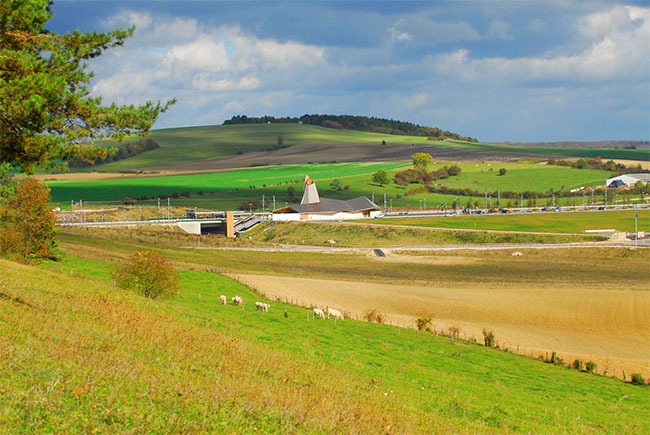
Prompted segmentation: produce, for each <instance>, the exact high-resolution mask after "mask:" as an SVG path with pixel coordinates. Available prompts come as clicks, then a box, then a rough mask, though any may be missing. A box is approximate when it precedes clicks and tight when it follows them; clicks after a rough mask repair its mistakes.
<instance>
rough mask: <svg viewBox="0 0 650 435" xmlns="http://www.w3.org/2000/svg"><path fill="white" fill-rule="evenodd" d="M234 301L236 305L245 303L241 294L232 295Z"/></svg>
mask: <svg viewBox="0 0 650 435" xmlns="http://www.w3.org/2000/svg"><path fill="white" fill-rule="evenodd" d="M232 303H233V304H235V305H239V304H242V303H244V300H243V299H242V298H241V296H233V297H232Z"/></svg>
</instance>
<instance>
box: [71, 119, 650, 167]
mask: <svg viewBox="0 0 650 435" xmlns="http://www.w3.org/2000/svg"><path fill="white" fill-rule="evenodd" d="M278 136H282V138H283V142H284V145H288V146H291V145H297V144H303V143H356V144H377V145H380V144H381V143H382V141H386V145H388V146H390V145H398V144H415V145H427V146H441V147H452V148H460V149H477V150H482V151H492V152H504V153H521V154H538V155H543V156H555V157H591V158H595V157H597V156H600V157H602V158H604V159H628V160H648V158H649V156H648V150H627V149H611V148H602V149H589V148H588V149H584V148H545V147H532V146H517V145H503V144H487V143H475V142H462V141H455V140H445V141H440V142H438V141H435V142H433V141H428V140H427V138H426V137H421V136H399V135H389V134H379V133H368V132H362V131H353V130H335V129H328V128H323V127H319V126H315V125H298V124H245V125H211V126H200V127H184V128H170V129H161V130H153V131H152V132H151V133H150V135H149V137H151V138H152V139H154V140H155V141H156V142H158V144H160V148H159V149H156V150H153V151H148V152H146V153H143V154H140V155H138V156H135V157H132V158H129V159H126V160H121V161H118V162H112V163H108V164H104V165H100V166H98V167H96V168H91V169H89V168H86V169H84V170H83V171H88V170H94V169H97V170H101V171H123V170H136V169H142V168H149V167H165V166H168V165H171V164H177V163H183V162H192V161H200V160H205V159H208V158H213V157H220V156H227V155H233V154H236V153H238V152H243V153H246V152H254V151H262V150H267V149H270V148H271V147H272V146H274V145H276V144H277V138H278ZM138 139H139V137H132V138H127V141H135V140H138ZM98 145H100V146H115V145H118V144H116V143H114V142H109V141H103V142H99V143H98Z"/></svg>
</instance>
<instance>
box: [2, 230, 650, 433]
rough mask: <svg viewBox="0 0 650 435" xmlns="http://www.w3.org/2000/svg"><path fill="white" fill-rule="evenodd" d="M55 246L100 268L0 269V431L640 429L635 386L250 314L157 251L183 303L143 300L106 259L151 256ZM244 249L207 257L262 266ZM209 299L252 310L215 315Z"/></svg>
mask: <svg viewBox="0 0 650 435" xmlns="http://www.w3.org/2000/svg"><path fill="white" fill-rule="evenodd" d="M65 240H67V242H66V243H67V246H68V249H69V251H70V252H71V253H72V252H76V253H81V252H83V253H84V255H89V256H91V257H92V256H94V257H95V258H101V259H102V260H101V261H100V260H97V259H89V258H78V257H73V256H71V257H68V258H67V259H65V260H64V261H63V262H59V263H51V264H46V265H44V266H43V267H41V268H34V267H27V266H22V265H18V264H15V263H10V262H7V261H4V260H0V270H1V271H2V272H1V273H0V280H1V282H2V290H1V292H0V351H1V352H2V358H0V368H1V370H0V380H1V381H0V385H2V397H3V399H4V400H3V401H1V402H0V421H2V427H3V429H4V430H6V431H7V432H9V433H24V432H66V433H81V432H83V433H88V432H94V431H99V432H111V433H122V432H127V431H136V432H175V433H178V432H237V433H240V432H243V433H253V432H256V431H259V432H277V433H287V432H291V431H297V432H300V433H313V432H328V433H329V432H331V433H341V432H363V433H425V432H426V433H430V432H431V431H432V430H433V429H435V431H437V432H441V433H494V432H499V433H504V432H527V433H603V432H605V433H647V432H648V430H650V422H649V421H648V419H647V415H648V412H649V411H650V409H649V407H650V403H649V400H648V398H649V396H648V391H647V389H646V388H643V387H638V386H632V385H629V384H625V383H623V382H621V381H618V380H615V379H610V378H605V377H601V376H594V375H590V374H587V373H580V372H578V371H576V370H568V369H567V368H563V367H556V366H553V365H551V364H544V363H542V362H540V361H536V360H532V359H528V358H525V357H519V356H515V355H512V354H510V353H507V352H502V351H497V350H494V349H487V348H484V347H482V346H478V345H476V344H472V343H469V342H464V341H462V340H460V341H457V342H456V343H455V344H452V343H450V342H449V339H448V338H446V337H439V338H437V337H436V336H435V335H434V334H425V333H420V334H418V333H417V332H416V331H413V330H404V329H402V330H398V329H397V328H394V327H391V326H388V325H378V324H371V323H365V322H359V321H354V320H350V319H348V320H345V321H341V322H338V323H334V322H333V321H331V320H329V321H317V320H314V319H309V311H308V310H307V309H305V308H301V307H297V306H294V305H290V304H284V303H281V302H278V301H270V303H271V310H270V312H269V313H262V312H259V311H255V310H251V309H250V308H249V307H250V306H251V305H252V303H253V302H254V301H262V300H264V299H263V298H262V297H261V296H259V295H257V294H255V293H254V292H253V291H252V290H251V289H249V288H247V287H245V286H243V285H241V284H239V283H237V282H235V281H232V280H230V279H229V278H227V277H224V276H222V275H220V274H218V273H214V272H213V271H206V268H205V265H206V264H212V262H213V261H214V260H213V254H212V253H209V252H206V253H201V252H187V251H183V250H178V249H176V250H168V251H167V253H168V255H170V256H171V255H174V256H176V257H178V258H181V257H182V263H180V264H179V268H180V269H181V270H180V277H181V290H180V292H179V295H178V297H174V298H171V299H166V300H156V301H150V300H146V299H144V298H141V297H139V296H137V295H135V294H132V293H129V292H125V291H123V290H120V289H117V288H115V287H114V286H113V285H112V279H111V276H110V271H111V270H112V269H113V267H114V266H113V261H116V260H118V259H119V258H121V257H123V255H124V253H126V252H132V251H133V250H134V249H138V248H140V249H141V248H146V246H143V245H142V244H141V243H132V242H129V243H122V242H116V241H109V240H100V239H94V240H92V239H80V238H71V237H66V238H65ZM75 240H76V242H77V243H81V245H75V244H74V243H73V244H70V243H71V242H73V241H75ZM84 246H85V248H83V249H80V248H82V247H84ZM172 251H173V252H172ZM252 254H253V253H243V252H242V253H236V252H230V253H227V256H224V255H222V254H221V253H219V254H218V255H219V256H220V258H221V257H223V259H225V260H226V261H231V262H232V261H235V259H234V258H233V257H236V256H238V255H242V256H243V257H244V258H248V259H249V260H250V259H252V258H256V259H255V260H254V261H256V262H260V259H259V258H257V257H259V256H258V255H257V254H255V255H252ZM265 257H269V259H270V258H271V256H269V255H265ZM272 257H273V259H275V260H277V261H286V260H289V257H291V258H293V259H297V258H298V257H301V258H302V257H304V254H302V253H297V254H295V255H286V254H281V255H279V256H278V255H274V256H272ZM327 258H329V257H327ZM228 259H230V260H228ZM109 260H110V261H109ZM325 260H326V261H327V259H325ZM338 260H342V259H337V261H338ZM345 261H348V260H345ZM204 262H207V263H204ZM260 264H261V263H260ZM220 294H225V295H227V296H229V297H230V296H233V295H235V294H237V295H240V296H242V297H243V298H244V300H245V301H246V303H247V306H246V307H245V309H242V308H241V307H236V306H233V305H230V304H229V305H226V306H223V305H221V304H219V295H220ZM285 313H286V314H285Z"/></svg>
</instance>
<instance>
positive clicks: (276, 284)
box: [236, 274, 650, 379]
mask: <svg viewBox="0 0 650 435" xmlns="http://www.w3.org/2000/svg"><path fill="white" fill-rule="evenodd" d="M236 277H237V279H239V280H240V281H241V282H244V283H246V284H249V285H251V286H252V287H253V288H255V289H257V290H258V291H260V292H261V293H263V294H266V295H267V297H269V298H271V299H275V298H281V299H283V300H284V298H288V299H289V300H291V299H293V300H294V301H295V302H297V303H302V304H304V305H311V304H313V305H317V306H322V307H325V306H332V307H336V308H339V309H341V310H343V311H347V312H349V313H350V314H351V316H352V317H358V318H362V316H363V313H364V312H365V311H366V310H369V309H377V310H379V311H381V312H383V313H385V314H386V315H387V318H388V320H389V321H390V322H391V323H392V324H394V325H402V326H405V327H413V325H414V318H415V317H416V316H418V315H421V314H432V315H433V317H434V319H435V320H434V325H435V327H436V329H437V330H438V331H440V330H447V328H449V327H452V326H456V327H459V328H460V330H461V333H460V334H461V337H464V336H466V337H467V338H468V339H469V338H471V337H474V338H480V337H482V334H481V331H482V329H483V328H484V327H487V328H490V329H493V330H494V333H495V335H496V338H497V341H498V343H500V344H501V346H502V347H504V346H507V347H509V348H511V349H513V351H515V352H516V351H517V348H518V349H519V351H518V353H520V354H525V355H530V354H531V352H532V354H533V355H534V356H539V355H543V356H546V354H547V352H548V355H550V353H551V352H553V351H555V352H557V353H558V356H560V357H562V358H563V359H564V360H565V361H566V362H572V361H573V359H575V358H579V359H582V360H584V361H589V360H591V361H594V362H596V363H597V364H598V368H597V371H598V373H601V374H602V373H603V372H604V371H605V370H607V371H608V374H609V375H612V374H615V375H616V376H618V377H622V373H623V371H625V373H626V375H627V377H628V379H629V376H630V374H631V373H642V374H643V376H644V377H646V376H650V346H649V345H648V344H649V343H650V293H649V292H646V291H640V290H626V289H610V288H584V287H581V288H566V287H559V286H548V287H532V286H531V287H507V288H485V287H481V286H478V285H477V286H476V287H469V288H468V287H465V288H463V287H461V288H450V287H428V286H427V287H424V286H418V285H399V284H377V283H363V282H349V281H336V280H323V279H309V278H287V277H276V276H265V275H247V274H246V275H244V274H242V275H237V276H236Z"/></svg>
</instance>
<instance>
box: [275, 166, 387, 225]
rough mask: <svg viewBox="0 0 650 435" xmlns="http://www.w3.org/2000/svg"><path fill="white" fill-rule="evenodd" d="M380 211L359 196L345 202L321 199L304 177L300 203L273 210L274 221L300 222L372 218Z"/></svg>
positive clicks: (307, 178) (372, 203) (314, 186)
mask: <svg viewBox="0 0 650 435" xmlns="http://www.w3.org/2000/svg"><path fill="white" fill-rule="evenodd" d="M380 212H381V209H380V208H379V207H378V206H377V204H375V203H374V202H372V201H370V200H369V199H368V198H366V197H365V196H359V197H357V198H352V199H349V200H347V201H344V200H340V199H329V198H321V197H320V195H318V189H317V188H316V183H315V182H314V181H313V180H312V179H311V178H309V176H305V182H304V184H303V192H302V201H301V202H300V204H296V205H288V206H286V207H282V208H279V209H277V210H273V220H274V221H300V220H342V219H362V218H374V217H376V216H377V215H379V214H380Z"/></svg>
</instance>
